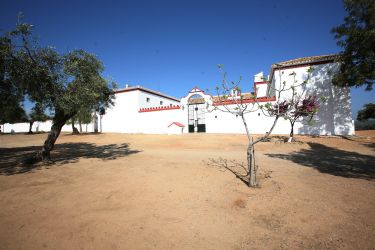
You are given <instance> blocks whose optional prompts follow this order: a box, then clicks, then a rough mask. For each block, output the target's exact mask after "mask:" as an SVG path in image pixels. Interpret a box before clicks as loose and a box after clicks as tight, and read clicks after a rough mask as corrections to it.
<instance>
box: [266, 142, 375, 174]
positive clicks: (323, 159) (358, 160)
mask: <svg viewBox="0 0 375 250" xmlns="http://www.w3.org/2000/svg"><path fill="white" fill-rule="evenodd" d="M307 144H308V145H309V146H310V148H309V149H302V150H300V151H298V152H293V153H288V154H266V155H267V156H269V157H272V158H280V159H284V160H290V161H292V162H295V163H297V164H300V165H303V166H307V167H312V168H315V169H317V170H318V171H319V172H321V173H327V174H331V175H335V176H341V177H347V178H358V179H365V180H373V179H375V157H374V156H370V155H363V154H359V153H356V152H350V151H344V150H340V149H336V148H331V147H327V146H325V145H323V144H319V143H313V142H308V143H307Z"/></svg>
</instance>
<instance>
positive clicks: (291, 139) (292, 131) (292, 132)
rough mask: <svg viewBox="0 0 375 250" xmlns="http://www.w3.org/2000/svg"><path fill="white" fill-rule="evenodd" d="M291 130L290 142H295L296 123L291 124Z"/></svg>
mask: <svg viewBox="0 0 375 250" xmlns="http://www.w3.org/2000/svg"><path fill="white" fill-rule="evenodd" d="M290 126H291V129H290V134H289V139H288V142H293V141H294V138H293V136H294V122H291V123H290Z"/></svg>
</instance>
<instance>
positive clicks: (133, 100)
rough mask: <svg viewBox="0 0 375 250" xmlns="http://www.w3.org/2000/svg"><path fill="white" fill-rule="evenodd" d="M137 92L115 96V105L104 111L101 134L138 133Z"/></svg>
mask: <svg viewBox="0 0 375 250" xmlns="http://www.w3.org/2000/svg"><path fill="white" fill-rule="evenodd" d="M139 92H140V91H139V90H134V91H129V92H122V93H117V94H116V99H115V100H114V103H115V105H114V106H113V107H111V108H109V109H107V110H106V114H105V115H103V119H102V125H103V128H102V132H120V133H138V132H139V126H138V123H139V117H138V111H139Z"/></svg>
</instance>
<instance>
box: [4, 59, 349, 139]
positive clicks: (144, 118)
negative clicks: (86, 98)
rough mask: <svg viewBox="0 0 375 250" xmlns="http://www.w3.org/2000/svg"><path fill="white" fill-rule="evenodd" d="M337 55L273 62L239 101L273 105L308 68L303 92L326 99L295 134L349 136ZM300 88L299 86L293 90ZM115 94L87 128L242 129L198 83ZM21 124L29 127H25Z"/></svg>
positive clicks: (253, 118) (254, 122) (256, 121)
mask: <svg viewBox="0 0 375 250" xmlns="http://www.w3.org/2000/svg"><path fill="white" fill-rule="evenodd" d="M336 57H337V56H336V55H325V56H313V57H306V58H299V59H294V60H289V61H285V62H280V63H276V64H273V65H272V67H271V70H270V73H269V76H267V77H264V76H263V73H259V74H257V75H255V76H254V86H253V89H254V91H253V92H250V91H249V92H247V93H241V94H242V95H243V102H245V103H249V104H250V105H261V104H262V103H274V102H275V101H277V99H278V98H279V97H278V95H277V90H279V89H280V88H281V86H282V85H283V83H284V82H285V83H286V85H288V84H291V83H292V82H293V80H294V79H292V77H295V79H296V81H297V82H303V81H304V80H306V78H307V70H308V69H309V68H310V67H312V68H313V70H312V73H311V78H310V80H309V82H308V84H307V85H305V87H304V88H305V90H304V94H305V95H314V96H324V97H325V99H326V101H325V102H324V103H323V102H322V103H321V104H320V108H319V111H318V113H317V114H316V115H315V116H314V118H313V120H312V123H311V124H306V122H304V121H302V120H301V121H297V122H296V124H295V129H294V131H295V134H317V135H352V134H354V122H353V120H352V113H351V98H350V89H349V88H339V87H336V86H333V85H332V77H333V75H334V73H335V71H337V70H338V67H339V65H338V63H336V62H335V59H336ZM292 73H293V74H292ZM293 75H294V76H293ZM300 88H302V87H300ZM249 89H251V87H250V86H249ZM299 90H301V89H298V90H297V91H299ZM254 95H255V96H256V100H254ZM289 95H290V93H289V92H285V93H283V94H282V95H281V96H280V99H281V100H285V99H288V98H289ZM115 96H116V99H115V105H114V106H113V107H112V108H110V109H108V110H106V114H105V115H103V116H99V115H95V116H96V119H95V121H96V122H94V123H93V124H90V125H89V126H88V127H89V130H88V131H89V132H92V131H99V132H119V133H145V134H180V133H195V132H202V133H235V134H238V133H245V129H244V126H243V123H242V121H241V118H240V117H238V116H236V115H233V114H230V113H225V112H221V111H220V110H215V109H214V108H213V107H220V106H222V105H226V106H227V107H229V108H233V107H234V100H233V99H232V100H231V99H228V100H226V101H225V102H222V101H221V100H219V98H218V97H217V96H216V97H215V96H211V95H210V94H208V93H205V92H204V91H202V90H200V89H199V88H198V87H194V88H193V89H192V90H191V91H189V93H188V94H187V95H186V96H185V97H183V98H181V99H177V98H174V97H171V96H168V95H166V94H163V93H160V92H157V91H153V90H150V89H147V88H144V87H141V86H133V87H128V86H127V87H126V88H124V89H120V90H117V91H116V94H115ZM235 96H236V93H234V95H233V97H232V98H236V97H235ZM245 117H246V120H247V123H248V125H249V129H250V132H251V133H255V134H263V133H265V132H268V131H269V129H270V127H271V125H272V123H273V118H270V117H267V116H265V115H264V114H263V112H261V111H260V110H258V111H256V112H252V113H248V114H246V116H245ZM13 125H14V124H13ZM39 126H41V125H39ZM3 127H4V128H3V129H4V131H5V132H10V129H13V131H15V132H21V131H16V129H15V126H13V128H12V125H9V124H5V125H4V126H3ZM24 127H25V126H24ZM7 128H8V129H7ZM25 128H27V129H28V126H26V127H25ZM69 130H70V131H71V128H70V126H64V128H63V131H69ZM26 131H27V130H26ZM26 131H24V132H26ZM289 132H290V124H289V122H288V121H286V120H284V119H279V121H278V123H277V125H276V127H275V129H274V132H273V133H275V134H289Z"/></svg>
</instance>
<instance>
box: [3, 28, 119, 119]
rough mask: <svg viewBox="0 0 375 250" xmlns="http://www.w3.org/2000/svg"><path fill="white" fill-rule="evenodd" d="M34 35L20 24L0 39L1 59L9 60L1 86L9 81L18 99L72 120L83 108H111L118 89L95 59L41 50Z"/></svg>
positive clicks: (78, 51) (86, 55)
mask: <svg viewBox="0 0 375 250" xmlns="http://www.w3.org/2000/svg"><path fill="white" fill-rule="evenodd" d="M31 33H32V25H29V24H25V23H19V24H17V26H16V29H15V30H13V31H11V32H8V33H6V34H5V35H4V36H2V37H0V42H1V44H0V46H1V47H0V55H1V57H2V59H3V58H5V59H6V60H5V61H3V60H2V62H1V63H2V64H4V65H1V66H4V67H2V70H3V71H2V72H1V76H2V85H4V84H3V82H4V81H6V83H7V84H8V85H10V86H11V89H12V88H13V89H14V91H13V92H15V93H18V95H19V96H21V97H18V96H17V97H18V99H22V98H23V96H24V95H28V97H29V98H30V100H31V101H33V102H35V103H39V104H40V105H42V106H43V107H48V108H50V109H51V110H52V111H54V112H55V114H56V113H64V114H66V115H70V116H72V115H74V114H76V113H77V112H78V111H79V110H80V109H81V108H90V109H96V108H99V107H107V106H108V105H111V104H112V99H113V98H114V94H113V91H112V89H113V88H114V87H115V85H114V84H112V85H110V84H108V83H107V81H106V80H105V79H104V78H103V77H102V76H101V74H102V72H103V65H102V63H101V62H100V61H99V60H98V59H97V58H96V57H95V56H94V55H92V54H90V53H87V52H85V51H83V50H74V51H71V52H69V53H67V54H65V55H63V54H60V53H58V52H57V51H55V50H54V49H53V48H51V47H39V46H38V44H37V43H36V42H35V41H33V40H32V39H31V38H30V36H31ZM4 79H5V80H4ZM8 89H9V88H8ZM8 92H12V91H10V90H9V91H8ZM15 96H16V94H15ZM16 99H17V98H16ZM12 106H14V105H12Z"/></svg>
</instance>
